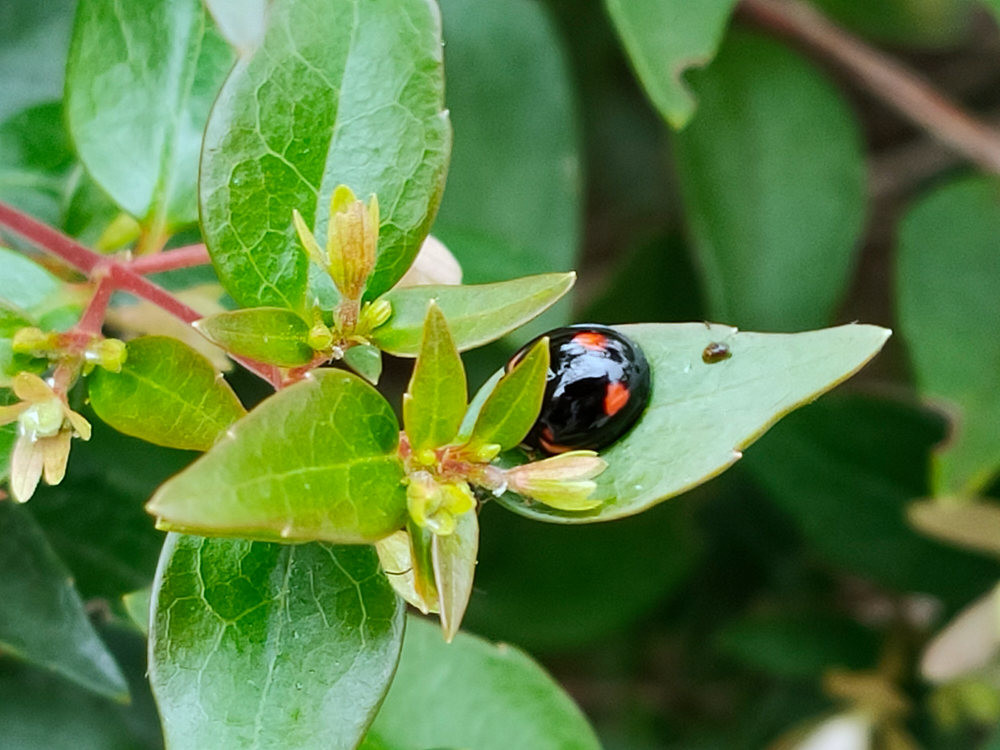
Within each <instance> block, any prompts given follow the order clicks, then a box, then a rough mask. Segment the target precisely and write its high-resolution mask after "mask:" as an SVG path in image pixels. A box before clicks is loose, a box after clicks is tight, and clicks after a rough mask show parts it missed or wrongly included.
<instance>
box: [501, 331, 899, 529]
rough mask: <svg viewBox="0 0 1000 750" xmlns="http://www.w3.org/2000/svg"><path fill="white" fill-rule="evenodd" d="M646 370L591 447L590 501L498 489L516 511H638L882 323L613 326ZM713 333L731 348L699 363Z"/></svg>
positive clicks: (773, 417)
mask: <svg viewBox="0 0 1000 750" xmlns="http://www.w3.org/2000/svg"><path fill="white" fill-rule="evenodd" d="M617 328H618V330H620V331H621V332H622V333H624V334H625V335H626V336H628V337H629V338H631V339H632V340H633V341H634V342H635V343H637V344H638V345H639V347H640V348H641V349H642V351H643V353H644V354H645V355H646V359H647V361H648V362H649V366H650V369H651V371H652V381H653V382H652V386H653V387H652V396H651V397H650V403H649V406H648V407H647V408H646V411H645V412H644V413H643V415H642V416H641V417H640V419H639V422H638V423H637V424H636V425H635V427H633V428H632V430H631V431H630V432H629V433H627V434H626V435H625V437H623V438H622V439H621V440H619V441H618V442H617V443H615V444H614V445H612V446H611V447H609V448H607V449H605V450H604V451H602V452H601V457H602V458H603V459H604V460H606V461H607V462H608V468H607V469H606V470H605V471H604V473H603V474H601V475H600V476H599V477H597V479H596V482H597V489H596V490H595V492H594V494H593V498H594V499H597V500H600V501H602V503H603V504H602V505H601V506H600V507H598V508H596V509H594V510H592V511H586V512H575V513H568V512H563V511H558V510H555V509H553V508H548V507H546V506H543V505H539V504H535V505H531V504H526V503H524V502H523V501H522V500H521V499H520V498H517V497H516V496H513V495H510V494H507V495H504V496H503V497H502V498H500V502H502V503H503V504H504V505H506V506H507V507H509V508H511V509H512V510H515V511H517V512H518V513H522V514H523V515H526V516H529V517H532V518H538V519H542V520H547V521H554V522H558V523H589V522H593V521H606V520H610V519H612V518H620V517H622V516H629V515H632V514H634V513H639V512H641V511H643V510H645V509H646V508H648V507H650V506H651V505H654V504H656V503H658V502H662V501H663V500H666V499H667V498H670V497H673V496H674V495H678V494H680V493H682V492H685V491H686V490H689V489H691V488H692V487H695V486H697V485H699V484H701V483H702V482H705V481H707V480H709V479H711V478H712V477H714V476H716V475H717V474H719V473H721V472H723V471H725V470H726V469H727V468H728V467H729V466H731V465H732V464H733V463H735V462H736V461H737V460H739V458H740V457H741V456H742V455H743V454H742V450H743V449H744V448H746V447H747V446H748V445H750V443H752V442H753V441H754V440H756V439H757V438H758V437H760V436H761V435H762V434H763V433H764V432H765V431H767V429H768V428H769V427H771V426H772V425H773V424H774V423H775V422H777V421H778V420H779V419H780V418H781V417H783V416H784V415H785V414H787V413H788V412H790V411H792V410H793V409H795V408H797V407H799V406H802V405H803V404H805V403H808V402H810V401H812V400H814V399H815V398H816V397H817V396H819V395H820V394H822V393H825V392H826V391H828V390H830V389H831V388H833V387H834V386H836V385H837V384H839V383H841V382H843V381H844V380H846V379H847V378H849V377H850V376H851V375H853V374H854V373H855V372H857V371H858V370H860V369H861V367H863V366H864V364H865V363H866V362H868V360H869V359H871V358H872V357H874V356H875V354H877V353H878V351H879V350H880V349H881V348H882V345H883V344H884V343H885V341H886V339H887V338H888V337H889V335H890V332H889V331H887V330H885V329H884V328H878V327H877V326H869V325H857V324H852V325H846V326H839V327H837V328H828V329H825V330H821V331H807V332H805V333H794V334H767V333H742V332H740V333H737V331H736V329H735V328H730V327H728V326H720V325H709V324H707V323H676V324H655V323H649V324H640V325H626V326H618V327H617ZM714 342H721V343H725V344H726V345H728V346H729V349H730V351H731V352H732V356H731V357H730V358H729V359H727V360H724V361H722V362H715V363H712V364H706V363H705V362H703V361H702V358H701V355H702V351H703V350H704V348H705V347H706V346H707V345H708V344H710V343H714Z"/></svg>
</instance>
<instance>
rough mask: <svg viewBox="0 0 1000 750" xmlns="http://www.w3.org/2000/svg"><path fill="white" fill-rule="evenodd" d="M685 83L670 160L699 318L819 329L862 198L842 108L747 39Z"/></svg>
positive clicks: (856, 146)
mask: <svg viewBox="0 0 1000 750" xmlns="http://www.w3.org/2000/svg"><path fill="white" fill-rule="evenodd" d="M692 9H693V6H692ZM692 82H693V84H694V87H695V90H696V91H697V92H698V95H699V99H700V103H699V105H698V114H697V115H696V117H695V118H694V120H692V121H691V124H690V125H688V127H687V128H685V129H684V130H683V131H682V132H680V133H678V134H677V135H676V136H675V139H674V140H675V145H676V149H675V154H676V157H677V171H678V175H679V178H680V187H681V193H682V195H683V198H684V204H685V207H686V212H687V218H688V224H689V234H690V235H691V238H692V240H693V244H694V250H695V252H696V255H697V258H698V260H699V262H700V266H701V269H702V275H703V280H702V281H703V284H704V287H705V296H706V298H707V301H708V303H709V312H710V314H711V315H712V316H713V317H714V318H715V319H717V320H722V321H724V322H726V323H731V324H733V325H738V326H740V327H742V328H752V329H758V330H768V331H787V330H789V329H791V330H796V329H799V330H801V329H806V328H812V327H816V326H822V325H826V324H828V323H829V321H830V319H831V317H832V316H833V313H834V310H835V308H836V306H837V304H838V303H839V302H840V300H841V298H842V297H843V295H844V292H845V290H846V286H847V284H848V282H849V280H850V278H851V271H852V269H853V267H854V257H855V252H856V250H857V248H858V244H859V240H860V238H861V233H862V230H863V224H864V218H865V204H866V200H867V196H868V193H867V183H866V171H865V160H864V151H863V145H862V141H861V137H860V134H859V132H858V125H857V123H856V121H855V118H854V115H853V114H852V112H851V110H850V108H849V107H848V105H847V102H845V101H844V99H843V97H841V96H840V94H839V92H838V91H837V90H836V89H835V88H834V87H833V85H832V84H831V83H830V82H829V81H828V80H827V79H826V78H825V77H824V76H823V75H822V74H821V73H820V72H819V71H818V70H816V69H815V68H814V67H813V66H812V65H811V64H809V63H808V62H806V61H805V60H804V59H802V58H801V57H799V56H798V55H797V54H795V53H794V52H792V51H791V50H789V49H787V48H786V47H784V46H782V45H781V44H779V43H778V42H775V41H772V40H770V39H765V38H762V37H758V36H752V35H749V34H746V33H733V34H730V35H729V36H728V37H727V41H726V44H725V45H724V46H723V48H722V50H721V51H720V52H719V56H718V57H717V58H716V59H715V61H714V62H713V63H712V64H711V65H710V66H709V67H708V68H707V69H705V70H704V71H699V72H698V74H697V75H693V76H692ZM820 141H821V142H822V143H823V148H822V149H819V150H817V149H816V147H815V145H816V143H817V142H820Z"/></svg>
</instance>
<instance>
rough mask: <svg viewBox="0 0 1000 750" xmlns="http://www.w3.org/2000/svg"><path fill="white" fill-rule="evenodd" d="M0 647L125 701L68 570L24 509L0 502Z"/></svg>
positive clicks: (120, 679)
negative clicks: (1, 573)
mask: <svg viewBox="0 0 1000 750" xmlns="http://www.w3.org/2000/svg"><path fill="white" fill-rule="evenodd" d="M0 570H2V571H3V575H0V599H2V600H3V607H0V650H2V651H3V652H4V653H8V654H12V655H14V656H17V657H20V658H21V659H24V660H25V661H29V662H32V663H34V664H38V665H39V666H43V667H45V668H46V669H49V670H52V671H53V672H56V673H58V674H61V675H62V676H63V677H66V678H68V679H70V680H72V681H73V682H76V683H77V684H79V685H82V686H83V687H85V688H87V689H88V690H91V691H93V692H95V693H99V694H100V695H104V696H107V697H109V698H113V699H115V700H119V701H124V700H128V686H127V685H126V683H125V678H124V677H123V676H122V673H121V670H120V669H119V668H118V665H117V664H116V663H115V660H114V658H113V657H112V656H111V654H110V653H108V650H107V649H106V648H105V646H104V644H103V643H102V642H101V639H100V638H99V637H98V635H97V633H96V632H95V630H94V628H93V626H92V625H91V624H90V620H89V618H88V617H87V613H86V611H85V610H84V607H83V602H82V601H81V600H80V595H79V594H78V593H77V591H76V589H75V588H74V587H73V582H72V578H71V577H70V574H69V571H67V570H66V568H65V566H64V565H63V564H62V562H61V561H60V560H59V558H58V557H56V554H55V552H53V551H52V548H51V547H50V546H49V543H48V541H47V540H46V539H45V535H44V534H43V533H42V531H41V529H39V528H38V526H37V524H36V523H35V522H34V520H33V519H32V518H31V516H30V515H29V514H28V511H27V510H26V509H24V508H22V507H19V506H17V505H15V504H14V503H12V502H10V501H6V502H0Z"/></svg>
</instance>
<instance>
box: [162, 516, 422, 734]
mask: <svg viewBox="0 0 1000 750" xmlns="http://www.w3.org/2000/svg"><path fill="white" fill-rule="evenodd" d="M153 601H154V603H155V608H156V609H155V615H154V618H153V622H152V625H151V629H150V665H149V673H150V682H151V683H152V685H153V691H154V693H155V695H156V699H157V704H158V705H159V708H160V714H161V715H162V717H163V726H164V732H165V734H166V739H167V744H168V745H170V746H171V747H174V748H236V747H261V748H265V747H267V748H278V747H288V748H293V747H294V748H297V749H301V750H309V749H310V748H315V749H316V750H340V749H343V750H348V749H349V748H354V747H355V746H356V745H357V744H358V741H359V740H360V738H361V735H362V734H363V733H364V731H365V729H366V728H367V726H368V724H369V722H370V721H371V717H372V715H373V714H374V713H375V710H376V709H377V707H378V705H379V703H380V701H381V699H382V697H383V696H384V695H385V691H386V690H387V689H388V687H389V682H390V680H391V679H392V673H393V669H394V668H395V665H396V659H397V658H398V655H399V649H400V644H401V640H402V635H403V605H402V602H401V601H400V600H399V599H397V598H396V596H395V594H393V592H392V589H391V588H390V586H389V583H388V581H386V579H385V576H383V575H381V574H380V573H379V571H378V558H377V557H376V555H375V552H374V550H372V549H371V548H370V547H367V546H361V547H332V546H329V545H325V544H304V545H283V544H264V543H259V542H247V541H242V540H227V539H201V538H198V537H190V536H181V535H177V534H173V535H171V536H170V537H168V540H167V543H166V544H165V545H164V549H163V558H162V561H161V566H160V569H159V572H158V576H157V581H156V583H155V585H154V587H153Z"/></svg>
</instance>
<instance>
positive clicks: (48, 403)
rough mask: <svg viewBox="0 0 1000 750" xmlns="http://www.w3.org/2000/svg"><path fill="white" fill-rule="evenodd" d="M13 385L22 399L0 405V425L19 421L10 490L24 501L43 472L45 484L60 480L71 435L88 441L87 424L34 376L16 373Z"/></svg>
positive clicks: (88, 429)
mask: <svg viewBox="0 0 1000 750" xmlns="http://www.w3.org/2000/svg"><path fill="white" fill-rule="evenodd" d="M13 388H14V393H15V395H16V396H17V397H18V398H19V399H21V400H20V401H19V402H18V403H16V404H11V405H9V406H0V425H5V424H10V423H11V422H15V421H16V422H17V424H18V429H17V441H16V442H15V443H14V451H13V453H12V454H11V461H10V489H11V494H12V495H13V496H14V499H15V500H17V501H18V502H21V503H23V502H27V501H28V500H29V499H30V498H31V496H32V495H33V494H35V488H36V487H38V481H39V480H40V479H41V478H42V476H43V475H44V477H45V482H46V483H47V484H59V482H61V481H62V479H63V477H64V476H65V475H66V461H67V460H68V459H69V447H70V438H71V437H72V436H73V435H74V434H75V435H77V436H78V437H81V438H83V439H84V440H90V423H89V422H88V421H87V420H86V419H84V418H83V417H82V416H81V415H80V414H77V413H76V412H75V411H73V410H72V409H70V408H69V406H67V405H66V402H65V401H64V400H63V399H62V398H60V397H59V395H58V394H57V393H56V392H55V391H54V390H52V388H51V386H49V384H48V383H46V382H45V381H44V380H42V379H41V378H40V377H38V376H37V375H34V374H32V373H30V372H19V373H18V374H17V375H15V376H14V382H13Z"/></svg>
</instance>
